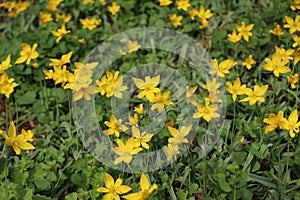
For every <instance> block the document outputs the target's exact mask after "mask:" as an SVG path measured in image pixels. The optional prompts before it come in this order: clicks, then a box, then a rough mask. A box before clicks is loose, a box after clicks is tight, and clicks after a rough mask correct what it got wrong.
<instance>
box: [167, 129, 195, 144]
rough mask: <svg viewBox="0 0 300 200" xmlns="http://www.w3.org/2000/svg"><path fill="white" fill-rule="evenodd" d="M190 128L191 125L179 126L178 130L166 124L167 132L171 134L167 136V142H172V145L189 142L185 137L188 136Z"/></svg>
mask: <svg viewBox="0 0 300 200" xmlns="http://www.w3.org/2000/svg"><path fill="white" fill-rule="evenodd" d="M191 129H192V125H190V126H181V127H180V130H177V129H176V128H174V127H172V126H168V130H169V133H170V134H171V135H172V136H173V137H171V138H169V140H168V142H169V143H172V144H173V145H179V144H181V143H189V141H188V139H187V138H185V137H186V136H188V134H189V133H190V131H191Z"/></svg>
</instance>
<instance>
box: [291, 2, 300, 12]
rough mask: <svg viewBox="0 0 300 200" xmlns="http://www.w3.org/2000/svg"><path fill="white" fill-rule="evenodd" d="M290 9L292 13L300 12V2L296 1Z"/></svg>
mask: <svg viewBox="0 0 300 200" xmlns="http://www.w3.org/2000/svg"><path fill="white" fill-rule="evenodd" d="M290 8H291V9H292V11H295V10H300V0H294V2H293V4H292V5H291V6H290Z"/></svg>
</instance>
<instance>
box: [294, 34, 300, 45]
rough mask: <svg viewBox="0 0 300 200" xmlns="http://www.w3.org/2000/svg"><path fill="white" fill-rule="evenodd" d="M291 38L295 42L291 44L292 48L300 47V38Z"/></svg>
mask: <svg viewBox="0 0 300 200" xmlns="http://www.w3.org/2000/svg"><path fill="white" fill-rule="evenodd" d="M292 38H293V40H294V41H295V42H294V43H293V44H292V47H294V48H295V47H297V46H299V45H300V37H299V36H297V35H292Z"/></svg>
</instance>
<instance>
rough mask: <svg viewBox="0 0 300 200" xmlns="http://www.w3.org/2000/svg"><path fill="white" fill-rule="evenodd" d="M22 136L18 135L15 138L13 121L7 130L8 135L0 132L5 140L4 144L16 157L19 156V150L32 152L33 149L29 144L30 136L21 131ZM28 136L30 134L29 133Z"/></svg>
mask: <svg viewBox="0 0 300 200" xmlns="http://www.w3.org/2000/svg"><path fill="white" fill-rule="evenodd" d="M22 132H23V134H19V135H18V136H17V133H16V127H15V124H14V122H13V121H11V122H10V125H9V129H8V135H6V133H5V132H4V131H2V130H0V134H1V135H2V137H3V138H4V139H5V142H6V144H7V145H9V146H11V147H12V148H13V149H14V151H15V152H16V154H17V155H20V154H21V149H23V150H33V149H35V147H34V146H33V145H32V144H30V143H29V142H27V141H29V140H31V139H32V137H31V135H27V133H26V131H25V133H24V131H22ZM29 134H32V132H30V133H29Z"/></svg>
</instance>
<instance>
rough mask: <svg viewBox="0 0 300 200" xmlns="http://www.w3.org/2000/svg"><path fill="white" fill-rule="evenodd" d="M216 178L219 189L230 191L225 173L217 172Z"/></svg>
mask: <svg viewBox="0 0 300 200" xmlns="http://www.w3.org/2000/svg"><path fill="white" fill-rule="evenodd" d="M217 179H218V183H219V186H220V188H221V190H223V191H224V192H230V191H231V188H230V185H229V184H228V183H227V181H226V177H225V174H222V173H219V174H218V175H217Z"/></svg>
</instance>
